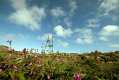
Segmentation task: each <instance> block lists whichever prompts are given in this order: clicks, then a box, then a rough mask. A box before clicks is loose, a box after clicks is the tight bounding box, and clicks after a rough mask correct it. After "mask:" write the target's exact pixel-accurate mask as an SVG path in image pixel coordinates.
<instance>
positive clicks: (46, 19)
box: [0, 0, 119, 52]
mask: <svg viewBox="0 0 119 80" xmlns="http://www.w3.org/2000/svg"><path fill="white" fill-rule="evenodd" d="M118 21H119V0H0V44H5V45H8V44H7V43H6V40H13V43H12V46H13V48H15V49H17V50H20V49H23V48H38V49H40V50H41V46H42V44H44V42H45V40H46V38H47V36H48V35H49V36H50V37H52V35H53V36H54V48H55V50H56V51H66V52H88V51H94V50H100V51H114V50H119V22H118Z"/></svg>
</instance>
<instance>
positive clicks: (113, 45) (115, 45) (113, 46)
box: [109, 44, 119, 48]
mask: <svg viewBox="0 0 119 80" xmlns="http://www.w3.org/2000/svg"><path fill="white" fill-rule="evenodd" d="M109 46H110V47H112V48H119V44H110V45H109Z"/></svg>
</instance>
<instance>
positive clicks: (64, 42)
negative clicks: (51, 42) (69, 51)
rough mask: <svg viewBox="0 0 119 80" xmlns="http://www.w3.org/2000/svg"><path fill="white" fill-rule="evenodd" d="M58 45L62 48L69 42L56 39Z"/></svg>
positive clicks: (67, 45)
mask: <svg viewBox="0 0 119 80" xmlns="http://www.w3.org/2000/svg"><path fill="white" fill-rule="evenodd" d="M58 43H59V45H61V46H62V47H64V48H67V47H69V43H68V42H66V41H62V40H58Z"/></svg>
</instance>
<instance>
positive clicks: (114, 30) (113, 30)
mask: <svg viewBox="0 0 119 80" xmlns="http://www.w3.org/2000/svg"><path fill="white" fill-rule="evenodd" d="M99 34H100V39H101V40H103V41H109V40H110V38H112V37H119V26H117V25H107V26H104V27H103V29H102V30H101V31H100V33H99Z"/></svg>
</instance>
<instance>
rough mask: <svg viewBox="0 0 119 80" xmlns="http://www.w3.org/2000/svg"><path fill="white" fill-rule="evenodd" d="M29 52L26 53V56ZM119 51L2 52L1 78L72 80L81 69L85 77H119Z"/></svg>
mask: <svg viewBox="0 0 119 80" xmlns="http://www.w3.org/2000/svg"><path fill="white" fill-rule="evenodd" d="M24 55H25V56H24ZM118 67H119V53H118V52H110V53H105V54H104V53H101V52H100V53H99V52H98V51H96V52H93V53H91V54H82V55H79V54H66V53H63V54H61V53H60V54H59V53H58V54H57V53H54V54H29V53H26V54H21V53H20V52H15V53H12V54H11V53H9V52H0V80H44V79H43V78H44V76H45V75H50V76H51V77H52V79H53V80H72V79H73V76H74V74H75V73H77V72H80V74H81V77H82V79H83V80H119V68H118Z"/></svg>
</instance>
